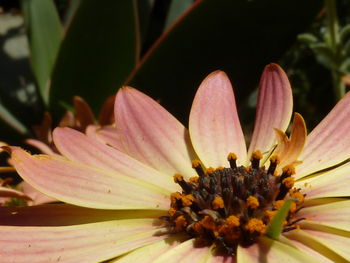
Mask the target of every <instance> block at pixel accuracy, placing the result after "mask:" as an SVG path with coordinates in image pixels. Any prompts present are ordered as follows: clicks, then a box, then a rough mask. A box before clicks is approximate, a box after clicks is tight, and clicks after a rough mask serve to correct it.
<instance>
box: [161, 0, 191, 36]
mask: <svg viewBox="0 0 350 263" xmlns="http://www.w3.org/2000/svg"><path fill="white" fill-rule="evenodd" d="M192 3H193V0H172V1H171V4H170V8H169V12H168V15H167V18H166V21H165V29H167V28H168V27H169V26H171V25H172V24H173V23H174V22H175V20H176V19H177V18H178V17H179V16H181V15H182V14H183V13H184V12H185V11H186V10H187V9H188V8H189V7H190V6H191V5H192Z"/></svg>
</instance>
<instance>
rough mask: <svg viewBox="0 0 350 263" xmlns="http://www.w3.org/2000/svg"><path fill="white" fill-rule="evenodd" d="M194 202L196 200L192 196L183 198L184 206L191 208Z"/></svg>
mask: <svg viewBox="0 0 350 263" xmlns="http://www.w3.org/2000/svg"><path fill="white" fill-rule="evenodd" d="M194 200H195V199H194V197H193V195H191V194H189V195H185V196H183V197H182V198H181V201H182V204H183V206H191V205H192V203H193V201H194Z"/></svg>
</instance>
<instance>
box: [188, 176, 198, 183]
mask: <svg viewBox="0 0 350 263" xmlns="http://www.w3.org/2000/svg"><path fill="white" fill-rule="evenodd" d="M189 180H190V182H191V183H197V182H198V180H199V177H198V176H193V177H190V179H189Z"/></svg>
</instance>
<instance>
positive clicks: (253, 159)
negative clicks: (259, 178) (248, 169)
mask: <svg viewBox="0 0 350 263" xmlns="http://www.w3.org/2000/svg"><path fill="white" fill-rule="evenodd" d="M262 157H263V156H262V154H261V152H260V151H259V150H258V151H255V152H253V154H252V157H251V158H250V161H251V163H252V168H254V169H259V163H260V160H261V159H262Z"/></svg>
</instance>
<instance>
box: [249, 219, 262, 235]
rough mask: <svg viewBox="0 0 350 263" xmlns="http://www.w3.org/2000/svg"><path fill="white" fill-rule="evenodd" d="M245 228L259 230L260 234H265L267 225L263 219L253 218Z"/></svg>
mask: <svg viewBox="0 0 350 263" xmlns="http://www.w3.org/2000/svg"><path fill="white" fill-rule="evenodd" d="M245 229H246V230H248V231H249V232H250V233H254V232H258V233H260V234H263V233H265V231H266V225H265V224H264V223H263V221H262V220H260V219H257V218H252V219H250V220H249V221H248V223H247V224H246V225H245Z"/></svg>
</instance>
